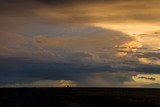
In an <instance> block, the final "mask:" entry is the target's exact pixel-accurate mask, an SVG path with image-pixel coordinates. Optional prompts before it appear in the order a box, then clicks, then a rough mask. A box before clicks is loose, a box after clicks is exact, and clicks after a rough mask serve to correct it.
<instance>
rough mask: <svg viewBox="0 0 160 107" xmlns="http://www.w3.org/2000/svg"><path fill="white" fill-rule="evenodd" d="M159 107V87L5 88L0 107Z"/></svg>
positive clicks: (0, 96) (0, 98)
mask: <svg viewBox="0 0 160 107" xmlns="http://www.w3.org/2000/svg"><path fill="white" fill-rule="evenodd" d="M115 106H117V107H120V106H122V107H160V89H138V88H2V89H0V107H115Z"/></svg>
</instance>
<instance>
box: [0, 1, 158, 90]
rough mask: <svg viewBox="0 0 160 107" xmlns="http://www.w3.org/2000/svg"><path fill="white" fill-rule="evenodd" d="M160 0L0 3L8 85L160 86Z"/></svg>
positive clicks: (1, 58)
mask: <svg viewBox="0 0 160 107" xmlns="http://www.w3.org/2000/svg"><path fill="white" fill-rule="evenodd" d="M159 11H160V1H159V0H0V13H1V14H0V87H65V86H67V85H69V86H71V87H147V88H160V12H159Z"/></svg>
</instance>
